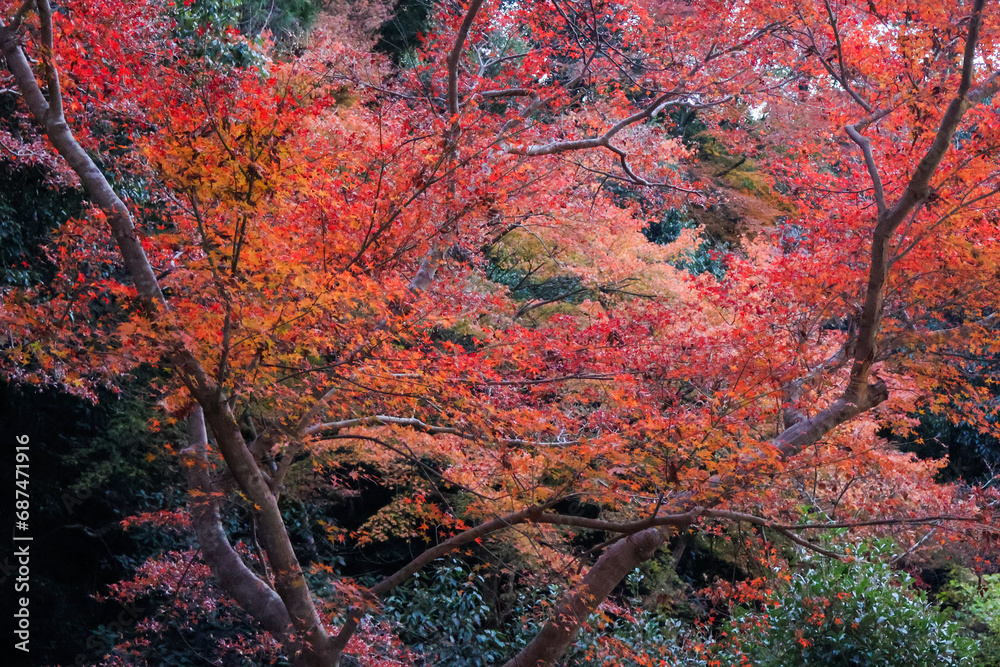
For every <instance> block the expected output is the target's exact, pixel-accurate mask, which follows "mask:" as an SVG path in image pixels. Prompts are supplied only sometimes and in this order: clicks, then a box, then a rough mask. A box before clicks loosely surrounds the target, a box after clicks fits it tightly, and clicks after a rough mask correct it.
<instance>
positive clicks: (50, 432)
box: [0, 377, 183, 664]
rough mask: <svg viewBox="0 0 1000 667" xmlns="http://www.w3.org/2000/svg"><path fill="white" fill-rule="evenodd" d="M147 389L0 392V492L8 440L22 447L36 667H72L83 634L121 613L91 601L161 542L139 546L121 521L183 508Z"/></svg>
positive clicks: (173, 433) (170, 432) (4, 521)
mask: <svg viewBox="0 0 1000 667" xmlns="http://www.w3.org/2000/svg"><path fill="white" fill-rule="evenodd" d="M149 380H150V378H149V377H144V378H139V379H136V380H134V381H133V382H131V383H128V384H126V386H124V388H123V389H122V391H121V392H120V393H119V394H113V393H111V392H102V394H101V396H100V399H101V400H100V403H98V404H93V403H90V402H88V401H85V400H81V399H78V398H75V397H72V396H69V395H66V394H63V393H60V392H57V391H55V390H36V389H34V388H31V387H14V386H11V385H8V384H6V383H0V434H2V436H3V438H4V439H5V441H4V442H3V443H2V448H0V451H2V452H3V456H4V459H3V462H2V465H0V482H2V483H3V485H4V487H5V488H7V489H12V488H14V479H13V475H14V472H13V460H12V457H13V438H14V437H15V436H17V435H27V436H28V437H29V438H30V445H29V447H30V450H29V452H30V493H31V522H30V526H31V529H30V530H31V534H32V535H33V536H34V540H33V542H32V547H33V549H34V551H33V553H34V554H35V557H33V559H32V564H31V567H32V570H31V591H30V592H31V604H32V607H33V608H34V609H36V610H37V612H38V613H37V615H33V616H32V623H33V626H32V627H33V632H32V644H31V646H32V653H31V655H32V659H33V660H36V662H35V663H34V664H74V661H75V660H76V657H77V656H78V655H79V654H80V653H81V652H82V651H84V647H85V645H86V642H87V640H88V638H89V633H90V631H91V629H93V628H94V627H96V626H98V625H101V624H105V625H107V624H109V623H112V622H114V621H115V619H116V618H117V617H118V616H120V615H121V613H122V609H121V607H120V605H117V604H101V603H98V602H97V601H95V600H94V599H93V598H92V597H91V596H92V595H93V594H94V593H98V592H102V591H103V590H104V588H105V587H106V586H107V585H108V584H111V583H114V582H116V581H118V580H120V579H122V578H123V577H125V576H127V575H128V574H129V571H130V569H131V568H132V566H134V565H135V564H137V563H139V562H141V561H142V560H144V559H145V557H146V556H147V555H148V552H147V551H146V549H148V548H150V546H152V541H154V540H159V539H160V537H158V536H150V538H149V539H150V541H151V542H150V544H144V543H143V541H144V540H145V539H146V538H144V537H141V536H135V535H132V534H129V533H126V532H125V531H124V530H123V529H122V527H121V525H120V522H121V520H122V519H124V518H126V517H127V516H130V515H132V514H136V513H139V512H144V511H154V510H158V509H161V508H169V507H174V506H176V505H178V504H179V503H180V502H182V501H183V493H182V492H180V493H178V492H177V491H175V490H174V489H176V488H178V487H177V485H178V484H179V483H180V479H179V473H178V472H177V470H176V467H175V466H174V465H173V461H171V460H170V457H167V456H165V455H164V450H165V447H166V445H167V444H168V443H177V442H180V440H179V438H180V437H182V434H179V433H178V432H177V430H175V429H174V428H173V427H170V426H165V427H164V428H162V429H161V430H159V431H157V432H150V428H149V427H150V423H151V420H154V419H161V420H162V416H161V415H160V414H159V413H158V411H157V408H156V405H155V399H153V398H150V397H149V396H150V394H151V393H152V391H151V390H150V387H149ZM12 521H13V516H12V513H10V512H3V513H2V514H0V530H2V532H3V533H4V534H5V535H11V534H12V532H13V525H12V523H11V522H12ZM11 544H12V543H11V542H10V541H9V540H8V541H7V543H5V544H3V545H0V563H3V562H4V561H5V560H6V559H8V558H9V557H10V555H11ZM160 546H162V544H157V545H156V547H157V548H159V547H160ZM172 546H174V547H176V546H177V543H176V542H175V543H173V545H172ZM0 579H4V575H2V574H0ZM2 585H3V586H4V587H5V588H6V587H8V586H10V585H11V581H10V580H9V579H7V580H5V581H4V582H3V583H2ZM7 590H10V589H9V588H8V589H7ZM8 622H9V621H8ZM8 634H9V633H8ZM88 659H90V658H88ZM88 664H92V662H90V663H88Z"/></svg>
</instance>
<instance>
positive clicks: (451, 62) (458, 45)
mask: <svg viewBox="0 0 1000 667" xmlns="http://www.w3.org/2000/svg"><path fill="white" fill-rule="evenodd" d="M482 6H483V0H472V3H471V4H470V5H469V11H468V12H466V14H465V19H464V20H463V21H462V25H461V26H459V28H458V34H457V35H456V36H455V44H454V46H452V47H451V53H449V54H448V112H449V113H451V115H452V116H456V115H457V114H458V63H459V61H460V60H461V59H462V49H464V48H465V40H466V39H468V37H469V29H470V28H472V22H473V21H475V20H476V14H478V13H479V10H480V8H481V7H482Z"/></svg>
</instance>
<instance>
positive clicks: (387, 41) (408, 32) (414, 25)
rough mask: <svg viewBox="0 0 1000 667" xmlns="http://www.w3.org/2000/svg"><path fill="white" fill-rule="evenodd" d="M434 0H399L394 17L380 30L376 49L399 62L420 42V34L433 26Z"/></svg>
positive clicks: (394, 8)
mask: <svg viewBox="0 0 1000 667" xmlns="http://www.w3.org/2000/svg"><path fill="white" fill-rule="evenodd" d="M433 9H434V0H398V2H396V4H395V6H394V7H393V9H392V18H391V19H389V20H388V21H386V22H385V23H383V24H382V27H381V28H379V30H378V42H377V43H376V45H375V49H376V50H378V51H380V52H382V53H384V54H386V55H387V56H389V57H390V58H392V60H393V62H395V63H397V64H399V62H400V61H401V60H402V59H403V56H404V55H405V54H407V53H408V52H410V51H412V50H413V49H415V48H416V47H417V46H418V45H419V43H420V35H421V34H423V33H425V32H427V31H428V30H429V29H430V26H431V13H432V11H433Z"/></svg>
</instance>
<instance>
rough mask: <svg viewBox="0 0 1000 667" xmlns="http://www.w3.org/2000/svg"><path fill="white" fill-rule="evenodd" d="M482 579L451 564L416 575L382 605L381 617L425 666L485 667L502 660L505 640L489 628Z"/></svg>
mask: <svg viewBox="0 0 1000 667" xmlns="http://www.w3.org/2000/svg"><path fill="white" fill-rule="evenodd" d="M484 587H485V580H484V578H483V577H482V575H480V574H477V573H475V572H470V571H469V569H468V568H467V566H466V565H465V564H463V563H461V562H459V561H457V560H450V561H445V562H443V563H442V564H440V565H438V566H437V567H435V568H433V569H427V570H424V571H423V572H421V573H419V574H417V575H416V576H415V577H413V579H411V580H410V581H409V582H407V583H406V584H404V585H403V586H401V587H400V588H398V589H397V590H396V592H395V593H394V594H393V595H391V596H390V597H389V598H387V599H386V601H385V607H384V609H385V617H386V618H388V619H391V620H392V621H393V622H394V623H395V624H398V626H399V636H400V639H402V640H403V641H404V642H405V643H406V644H408V645H409V646H410V647H411V648H412V649H413V650H414V651H416V652H418V653H420V654H422V655H423V656H424V658H425V660H426V663H425V664H428V665H439V666H441V667H445V666H448V667H486V666H487V665H494V664H499V663H502V662H503V661H504V660H505V659H506V658H507V657H509V656H508V655H507V652H508V649H507V644H508V642H507V639H506V637H505V636H504V634H503V633H501V632H500V631H499V630H497V629H495V628H492V627H491V624H492V619H493V611H492V609H491V608H490V606H489V605H488V604H487V603H486V600H485V598H484V596H483V589H484Z"/></svg>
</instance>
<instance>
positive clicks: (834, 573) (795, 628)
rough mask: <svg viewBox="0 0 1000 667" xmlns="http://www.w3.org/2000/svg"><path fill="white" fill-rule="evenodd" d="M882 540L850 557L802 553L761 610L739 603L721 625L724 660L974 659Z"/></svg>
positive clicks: (829, 665)
mask: <svg viewBox="0 0 1000 667" xmlns="http://www.w3.org/2000/svg"><path fill="white" fill-rule="evenodd" d="M890 549H891V544H890V543H889V542H879V543H876V544H874V545H872V546H870V547H868V548H867V549H866V550H864V551H863V552H862V553H861V554H860V558H858V559H856V560H854V561H853V562H841V561H836V560H826V559H823V560H821V559H819V558H813V557H807V558H806V559H805V560H804V561H803V563H802V565H803V566H804V567H803V568H802V569H800V570H798V571H797V572H795V573H794V574H792V575H791V577H790V581H789V582H788V586H787V590H786V591H784V592H783V593H780V594H776V595H775V596H774V597H772V599H771V601H770V603H768V604H767V605H766V606H767V609H766V611H765V612H760V611H751V610H741V611H739V612H738V613H737V614H735V615H734V617H733V618H732V619H731V620H730V622H729V623H728V624H727V626H726V628H725V635H726V636H727V641H726V642H725V645H724V646H725V648H723V649H721V650H720V651H719V658H720V661H721V663H722V664H723V665H726V664H732V665H742V664H750V665H754V666H755V667H772V666H773V667H786V666H788V665H802V666H804V667H807V666H810V665H816V666H820V665H821V666H822V667H841V666H844V667H846V666H851V667H866V666H869V665H870V666H872V667H875V666H879V667H882V666H885V665H890V666H893V665H899V666H901V667H902V666H904V665H905V667H924V666H926V667H931V666H944V665H960V664H971V663H969V662H964V661H963V660H964V659H965V658H966V657H967V656H971V655H972V652H973V646H972V642H971V641H970V640H968V639H966V638H964V637H961V636H960V635H959V626H958V624H957V623H955V622H953V621H951V620H949V618H948V616H947V615H946V614H944V613H942V612H941V611H939V610H938V609H937V608H936V607H934V606H933V605H932V604H930V603H929V602H928V601H927V598H926V596H925V595H924V593H922V592H921V591H918V590H916V589H914V588H913V586H912V583H913V580H912V579H911V578H910V577H909V576H908V575H906V574H905V573H901V572H898V571H896V570H894V569H893V568H892V567H891V565H889V563H888V562H886V560H885V558H886V557H887V556H888V555H889V554H890Z"/></svg>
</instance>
